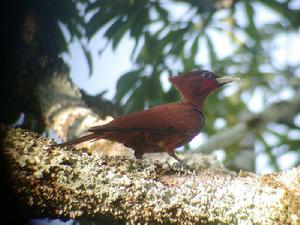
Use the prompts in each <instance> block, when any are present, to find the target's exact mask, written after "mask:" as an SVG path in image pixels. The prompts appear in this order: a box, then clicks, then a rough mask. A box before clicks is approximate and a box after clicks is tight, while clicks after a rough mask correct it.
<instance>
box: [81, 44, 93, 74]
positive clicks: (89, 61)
mask: <svg viewBox="0 0 300 225" xmlns="http://www.w3.org/2000/svg"><path fill="white" fill-rule="evenodd" d="M80 44H81V48H82V50H83V53H84V55H85V58H86V60H87V64H88V67H89V76H91V75H92V73H93V59H92V55H91V52H90V50H89V49H88V48H87V47H86V46H84V45H83V44H82V43H80Z"/></svg>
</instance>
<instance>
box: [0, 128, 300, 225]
mask: <svg viewBox="0 0 300 225" xmlns="http://www.w3.org/2000/svg"><path fill="white" fill-rule="evenodd" d="M2 141H3V143H2V144H3V151H2V154H3V156H4V158H5V160H6V161H7V162H8V163H9V165H10V171H11V178H12V179H13V189H14V190H15V192H16V193H17V195H18V197H19V199H20V200H21V201H22V202H23V203H24V204H25V205H26V206H28V208H30V209H31V210H32V211H33V212H34V214H35V215H37V216H45V217H46V216H50V217H56V218H76V219H83V218H85V219H90V220H94V221H106V224H108V223H111V224H113V223H118V224H119V223H121V224H122V223H128V224H138V223H142V224H144V223H148V224H272V225H273V224H299V223H300V209H299V205H300V191H299V190H300V170H299V169H293V170H290V171H286V172H282V173H274V174H269V175H263V176H259V175H255V174H252V173H246V172H240V173H239V174H238V175H235V174H234V173H231V172H228V171H226V170H225V169H222V168H221V167H218V166H217V167H208V168H206V169H204V168H202V169H201V170H198V171H196V172H195V171H194V172H191V171H189V170H188V169H186V168H182V167H181V166H180V165H179V164H177V163H174V164H172V165H170V164H167V163H159V162H157V161H153V160H150V159H144V160H135V159H130V158H126V157H122V156H115V157H108V156H104V155H101V154H96V153H91V152H89V151H88V150H87V149H80V150H78V149H77V150H76V149H73V148H72V147H70V148H67V149H62V148H58V147H51V146H50V144H51V142H50V140H49V139H46V138H43V137H40V136H39V135H37V134H35V133H33V132H30V131H26V130H22V129H6V130H5V132H4V135H3V136H2ZM189 157H193V156H192V155H189Z"/></svg>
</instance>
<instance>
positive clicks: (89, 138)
mask: <svg viewBox="0 0 300 225" xmlns="http://www.w3.org/2000/svg"><path fill="white" fill-rule="evenodd" d="M100 138H101V137H100ZM96 139H99V135H97V134H94V133H92V134H87V135H85V136H82V137H78V138H75V139H73V140H70V141H66V142H63V143H60V144H54V145H53V146H60V147H64V146H69V145H77V144H79V143H82V142H85V141H94V140H96Z"/></svg>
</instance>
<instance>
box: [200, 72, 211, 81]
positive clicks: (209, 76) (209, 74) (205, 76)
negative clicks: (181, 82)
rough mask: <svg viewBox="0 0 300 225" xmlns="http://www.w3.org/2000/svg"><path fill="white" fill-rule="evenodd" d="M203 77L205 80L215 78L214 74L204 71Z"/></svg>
mask: <svg viewBox="0 0 300 225" xmlns="http://www.w3.org/2000/svg"><path fill="white" fill-rule="evenodd" d="M202 77H203V78H205V79H210V78H212V77H213V73H212V72H209V71H203V72H202Z"/></svg>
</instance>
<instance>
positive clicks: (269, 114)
mask: <svg viewBox="0 0 300 225" xmlns="http://www.w3.org/2000/svg"><path fill="white" fill-rule="evenodd" d="M299 111H300V91H298V92H297V93H296V94H295V97H294V98H292V99H291V100H290V101H282V102H277V103H274V104H273V105H271V106H269V107H268V108H266V109H265V110H264V111H262V112H261V113H258V114H251V115H249V116H248V118H247V119H245V120H244V121H241V122H240V123H239V124H237V125H235V126H233V127H231V128H226V129H225V130H223V131H220V132H219V133H217V134H215V135H213V136H211V137H210V138H209V139H208V140H207V141H206V142H205V143H204V144H203V145H201V146H200V147H199V148H197V149H196V150H194V151H195V152H202V153H205V154H209V153H212V152H213V151H214V150H216V149H220V148H225V147H227V146H229V145H232V144H234V143H236V142H238V141H240V140H241V139H242V138H243V137H245V136H246V135H247V134H248V133H250V132H251V133H253V132H255V131H258V130H259V129H261V128H262V127H264V126H265V125H266V124H267V123H270V122H280V123H287V124H290V123H292V121H290V120H291V119H292V118H294V116H295V115H296V114H297V113H298V112H299Z"/></svg>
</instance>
